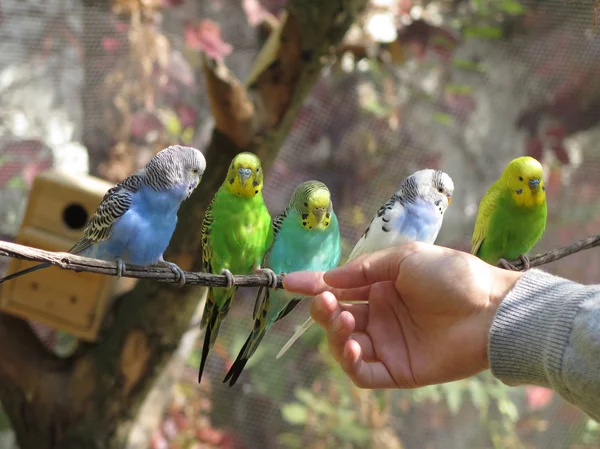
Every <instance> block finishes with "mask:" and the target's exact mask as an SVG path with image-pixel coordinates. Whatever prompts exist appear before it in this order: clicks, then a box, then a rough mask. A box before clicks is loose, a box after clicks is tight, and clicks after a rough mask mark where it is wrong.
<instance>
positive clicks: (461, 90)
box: [446, 83, 473, 95]
mask: <svg viewBox="0 0 600 449" xmlns="http://www.w3.org/2000/svg"><path fill="white" fill-rule="evenodd" d="M446 90H447V91H448V92H451V93H453V94H457V95H471V94H472V93H473V87H472V86H469V85H468V84H452V83H449V84H446Z"/></svg>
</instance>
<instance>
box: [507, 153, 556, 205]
mask: <svg viewBox="0 0 600 449" xmlns="http://www.w3.org/2000/svg"><path fill="white" fill-rule="evenodd" d="M543 174H544V172H543V169H542V164H540V163H539V162H538V161H537V160H536V159H534V158H532V157H529V156H523V157H519V158H516V159H513V160H512V161H511V162H510V164H508V166H507V167H506V169H505V170H504V173H503V174H502V178H503V179H504V181H505V183H506V186H507V187H508V188H509V189H510V192H511V195H512V198H513V200H514V201H515V203H516V204H517V205H518V206H521V207H533V206H539V205H540V204H542V203H544V202H545V201H546V187H545V186H544V180H543V179H542V177H543Z"/></svg>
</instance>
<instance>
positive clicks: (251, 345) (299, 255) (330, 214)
mask: <svg viewBox="0 0 600 449" xmlns="http://www.w3.org/2000/svg"><path fill="white" fill-rule="evenodd" d="M273 229H274V238H273V244H272V246H271V248H270V249H269V250H268V251H267V253H266V254H265V257H264V260H263V267H265V268H267V267H268V268H270V269H271V270H273V271H274V272H276V273H288V272H290V271H326V270H329V269H331V268H333V267H335V266H336V265H337V264H338V262H339V260H340V253H341V244H340V231H339V227H338V220H337V217H336V215H335V212H334V211H333V203H332V201H331V193H330V192H329V189H328V188H327V186H326V185H325V184H323V183H322V182H319V181H307V182H304V183H302V184H300V185H299V186H298V187H297V188H296V190H295V191H294V193H293V195H292V198H291V200H290V203H289V205H288V206H287V208H286V209H285V210H284V211H283V212H281V213H280V214H279V215H278V216H277V217H275V219H274V220H273ZM302 299H303V297H298V295H294V294H293V293H290V292H288V291H285V290H282V289H276V290H270V289H269V288H266V287H262V288H260V289H259V291H258V295H257V297H256V303H255V305H254V330H253V331H252V333H251V334H250V336H249V337H248V340H246V343H245V344H244V346H243V347H242V349H241V351H240V352H239V354H238V356H237V358H236V360H235V362H234V363H233V365H232V367H231V369H230V370H229V372H228V373H227V375H226V377H225V380H224V381H223V382H227V381H228V380H230V379H231V380H230V383H229V385H230V386H232V385H234V384H235V382H236V381H237V379H238V377H239V376H240V374H241V373H242V370H243V369H244V367H245V366H246V363H247V362H248V359H249V358H250V357H251V356H252V355H253V354H254V352H255V351H256V348H258V345H259V344H260V342H261V340H262V339H263V337H264V336H265V334H266V332H267V330H269V328H270V327H271V326H272V325H273V324H274V323H275V322H276V321H279V320H280V319H282V318H283V317H285V316H286V315H287V314H288V313H290V312H291V311H292V309H293V308H294V307H296V305H297V304H298V303H299V302H300V301H301V300H302Z"/></svg>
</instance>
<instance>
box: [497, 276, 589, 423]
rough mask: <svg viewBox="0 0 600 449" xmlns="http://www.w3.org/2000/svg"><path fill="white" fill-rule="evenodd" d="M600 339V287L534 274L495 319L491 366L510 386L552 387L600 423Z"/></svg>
mask: <svg viewBox="0 0 600 449" xmlns="http://www.w3.org/2000/svg"><path fill="white" fill-rule="evenodd" d="M599 335H600V287H599V286H584V285H580V284H577V283H575V282H571V281H568V280H566V279H562V278H560V277H556V276H552V275H550V274H548V273H545V272H543V271H540V270H530V271H528V272H527V273H526V274H524V275H523V276H522V277H521V279H520V280H519V281H518V282H517V284H516V285H515V287H514V288H513V289H512V290H511V292H510V293H509V294H508V295H507V296H506V298H505V299H504V300H503V301H502V302H501V304H500V306H499V308H498V311H497V313H496V315H495V317H494V320H493V323H492V327H491V330H490V337H489V347H488V354H489V362H490V368H491V370H492V373H493V374H494V376H496V377H497V378H498V379H500V380H501V381H502V382H504V383H506V384H507V385H522V384H533V385H540V386H545V387H548V388H552V389H553V390H554V391H556V392H557V393H558V394H560V395H561V396H562V397H563V398H565V399H566V400H567V401H569V402H571V403H573V404H574V405H576V406H577V407H579V408H581V409H583V410H584V411H586V412H587V413H588V414H590V416H592V417H594V418H595V419H600V395H599V394H598V392H599V391H600V343H599V342H598V336H599Z"/></svg>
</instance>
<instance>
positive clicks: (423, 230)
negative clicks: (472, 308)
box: [277, 169, 454, 358]
mask: <svg viewBox="0 0 600 449" xmlns="http://www.w3.org/2000/svg"><path fill="white" fill-rule="evenodd" d="M453 193H454V183H453V182H452V179H451V178H450V176H448V175H447V174H446V173H444V172H443V171H440V170H432V169H425V170H420V171H417V172H415V173H413V174H412V175H411V176H409V177H407V178H406V179H405V180H404V181H403V182H402V184H401V185H400V189H399V190H398V191H397V192H396V193H395V194H394V195H392V197H391V198H390V199H389V200H388V201H387V202H386V203H385V204H384V205H383V206H382V207H381V208H380V209H379V210H378V211H377V214H376V215H375V217H373V219H372V220H371V223H370V224H369V226H368V227H367V229H366V230H365V232H364V234H363V235H362V237H361V238H360V239H359V240H358V242H357V243H356V245H355V246H354V249H353V250H352V252H351V253H350V257H348V260H347V261H346V262H348V261H350V260H352V259H355V258H356V257H358V256H360V255H362V254H366V253H372V252H375V251H379V250H382V249H386V248H389V247H392V246H397V245H401V244H404V243H407V242H412V241H419V242H425V243H431V244H432V243H433V242H435V239H436V238H437V236H438V233H439V232H440V229H441V227H442V221H443V219H444V213H445V212H446V209H447V207H448V206H449V205H450V203H451V202H452V194H453ZM313 322H314V321H313V319H312V318H311V317H308V319H307V320H306V321H305V322H304V324H302V326H301V327H300V329H298V330H297V331H296V333H295V334H294V335H293V336H292V338H290V339H289V340H288V342H287V343H286V344H285V345H284V346H283V348H281V350H280V351H279V353H278V354H277V358H280V357H281V356H282V355H283V354H285V352H286V351H287V350H288V349H289V348H290V346H292V344H294V342H295V341H296V340H297V339H298V338H299V337H300V336H301V335H302V334H303V333H304V332H306V330H307V329H308V328H309V327H310V326H311V325H312V324H313Z"/></svg>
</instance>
